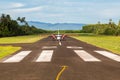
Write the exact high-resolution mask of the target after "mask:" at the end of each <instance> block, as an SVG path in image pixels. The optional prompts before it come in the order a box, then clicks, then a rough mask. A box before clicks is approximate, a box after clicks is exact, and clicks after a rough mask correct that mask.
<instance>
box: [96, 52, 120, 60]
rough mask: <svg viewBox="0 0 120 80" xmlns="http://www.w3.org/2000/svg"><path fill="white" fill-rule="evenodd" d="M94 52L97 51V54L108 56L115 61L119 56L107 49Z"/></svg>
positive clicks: (119, 58)
mask: <svg viewBox="0 0 120 80" xmlns="http://www.w3.org/2000/svg"><path fill="white" fill-rule="evenodd" d="M95 52H97V53H99V54H101V55H103V56H105V57H108V58H110V59H112V60H115V61H117V62H120V56H118V55H116V54H113V53H111V52H108V51H95Z"/></svg>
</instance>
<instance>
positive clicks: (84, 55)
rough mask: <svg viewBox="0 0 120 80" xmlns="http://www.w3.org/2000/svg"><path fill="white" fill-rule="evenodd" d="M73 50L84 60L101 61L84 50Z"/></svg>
mask: <svg viewBox="0 0 120 80" xmlns="http://www.w3.org/2000/svg"><path fill="white" fill-rule="evenodd" d="M74 52H75V53H76V54H77V55H78V56H79V57H81V58H82V59H83V60H84V61H86V62H100V61H101V60H99V59H97V58H96V57H94V56H92V55H90V54H89V53H87V52H86V51H84V50H74Z"/></svg>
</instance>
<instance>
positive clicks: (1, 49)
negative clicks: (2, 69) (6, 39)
mask: <svg viewBox="0 0 120 80" xmlns="http://www.w3.org/2000/svg"><path fill="white" fill-rule="evenodd" d="M20 49H21V47H13V46H0V59H1V58H4V57H5V56H8V55H10V54H12V53H14V52H16V51H18V50H20Z"/></svg>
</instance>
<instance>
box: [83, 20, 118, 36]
mask: <svg viewBox="0 0 120 80" xmlns="http://www.w3.org/2000/svg"><path fill="white" fill-rule="evenodd" d="M82 31H83V32H84V33H95V34H100V35H101V34H104V35H116V36H118V35H120V21H119V23H118V25H116V24H115V23H114V22H112V20H111V19H110V20H109V23H108V24H101V23H100V22H98V24H91V25H85V26H83V29H82Z"/></svg>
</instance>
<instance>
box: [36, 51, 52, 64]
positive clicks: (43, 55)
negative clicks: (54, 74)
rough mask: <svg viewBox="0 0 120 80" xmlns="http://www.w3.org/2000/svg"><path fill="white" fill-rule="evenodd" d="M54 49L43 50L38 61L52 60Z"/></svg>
mask: <svg viewBox="0 0 120 80" xmlns="http://www.w3.org/2000/svg"><path fill="white" fill-rule="evenodd" d="M52 55H53V50H43V51H42V52H41V54H40V55H39V57H38V58H37V60H36V62H50V61H51V59H52Z"/></svg>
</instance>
